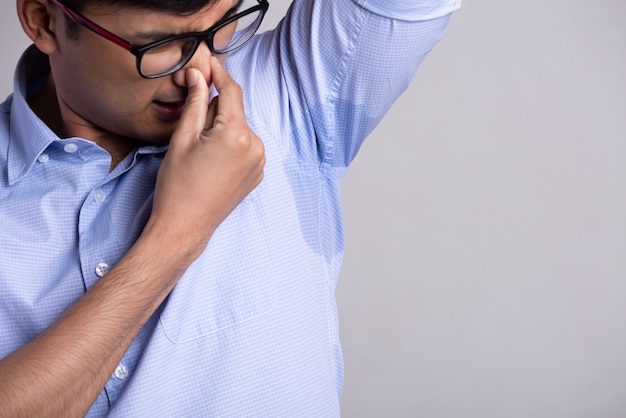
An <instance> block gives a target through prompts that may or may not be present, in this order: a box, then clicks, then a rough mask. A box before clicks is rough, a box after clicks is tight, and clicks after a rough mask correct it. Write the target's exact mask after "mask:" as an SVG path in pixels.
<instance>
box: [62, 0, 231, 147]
mask: <svg viewBox="0 0 626 418" xmlns="http://www.w3.org/2000/svg"><path fill="white" fill-rule="evenodd" d="M236 4H237V0H219V1H217V2H216V3H215V4H213V5H210V6H207V7H205V8H204V9H202V10H201V11H199V12H198V13H195V14H193V15H191V16H180V15H175V14H170V13H163V12H159V11H153V10H143V9H134V8H128V7H119V6H100V5H97V6H88V7H86V8H85V9H84V10H82V14H83V15H84V16H85V17H87V18H89V19H91V20H93V21H94V22H96V23H98V24H99V25H101V26H102V27H104V28H106V29H107V30H109V31H111V32H112V33H114V34H116V35H118V36H120V37H121V38H124V39H126V40H128V41H129V42H131V43H133V44H136V45H145V44H148V43H150V42H152V41H156V40H159V39H162V38H165V37H167V36H169V35H174V34H180V33H186V32H199V31H203V30H206V29H208V28H209V27H211V26H212V25H214V24H215V23H216V22H218V21H219V20H220V19H222V18H223V17H224V15H225V14H226V13H227V12H228V10H229V9H230V8H232V7H233V6H235V5H236ZM56 21H57V22H58V23H59V27H58V28H57V30H56V33H57V36H58V38H59V50H58V51H57V52H55V53H53V54H51V55H50V63H51V66H52V72H53V77H54V82H55V87H56V92H57V97H58V100H59V106H60V109H61V114H62V118H63V123H64V126H65V130H66V132H67V133H69V134H72V135H76V133H75V132H79V133H80V134H81V136H83V137H85V138H87V139H91V140H97V138H98V137H99V136H102V135H107V134H109V133H112V134H114V135H116V136H123V137H128V138H132V139H137V140H141V141H146V142H150V143H154V144H165V143H167V142H168V141H169V138H170V136H171V134H172V132H173V131H174V129H175V127H176V125H177V121H178V119H179V117H180V114H181V112H182V108H183V104H184V101H185V98H186V95H187V89H186V86H185V77H184V72H185V69H186V68H189V67H191V66H193V67H195V68H198V69H199V70H200V71H202V73H203V74H204V75H205V77H206V78H207V81H208V82H209V83H210V82H211V74H210V67H209V55H210V51H209V49H208V47H207V45H206V43H202V44H201V45H200V46H199V48H198V50H197V52H196V54H195V55H194V57H193V58H192V60H191V61H190V62H189V63H188V64H187V65H186V66H185V67H184V68H183V69H181V70H179V71H177V72H176V73H174V74H172V75H169V76H165V77H161V78H157V79H144V78H142V77H141V76H140V75H139V73H138V72H137V69H136V61H135V56H134V55H132V54H131V53H129V52H128V51H127V50H125V49H123V48H121V47H120V46H118V45H116V44H114V43H113V42H110V41H109V40H107V39H104V38H103V37H101V36H98V35H96V34H95V33H92V32H91V31H89V30H86V29H84V28H80V29H79V36H78V38H77V39H71V38H67V36H66V31H65V19H64V16H63V14H62V11H61V10H60V9H58V16H57V20H56ZM222 59H224V57H222ZM77 128H78V130H77ZM90 136H91V137H90Z"/></svg>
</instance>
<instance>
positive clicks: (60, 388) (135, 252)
mask: <svg viewBox="0 0 626 418" xmlns="http://www.w3.org/2000/svg"><path fill="white" fill-rule="evenodd" d="M235 3H236V2H235V1H232V2H231V1H230V0H223V1H220V2H218V4H217V5H216V6H215V7H211V8H207V9H205V10H203V11H202V12H200V13H198V14H196V15H194V16H187V17H180V16H176V17H173V16H172V15H169V14H163V13H159V12H154V11H138V10H133V9H126V8H115V9H107V8H104V7H99V8H97V9H96V8H88V9H86V10H85V15H86V16H88V17H89V18H93V19H94V20H95V21H97V22H98V23H99V24H102V26H104V27H107V28H108V29H110V30H111V31H113V32H114V33H118V34H119V35H120V36H123V37H126V38H127V39H129V40H131V41H134V39H133V36H134V33H133V31H134V30H136V29H137V28H141V29H142V30H143V29H146V28H145V27H143V26H141V25H147V24H148V23H146V22H150V25H151V27H150V28H147V29H152V30H154V29H159V30H162V31H166V32H168V33H180V32H189V31H196V30H202V29H206V28H207V27H210V26H211V25H212V24H213V23H215V22H216V21H217V20H219V18H221V17H222V16H223V13H224V11H225V10H228V9H229V8H230V7H232V5H233V4H235ZM17 9H18V15H19V17H20V21H21V23H22V26H23V27H24V30H25V32H26V33H27V35H29V36H30V37H31V39H32V40H33V42H34V43H35V44H36V45H37V47H38V48H39V49H40V50H42V51H43V52H45V53H46V54H48V55H49V56H50V62H51V68H52V71H51V77H50V79H49V80H48V83H47V84H46V87H45V88H44V89H43V91H42V92H41V95H40V96H39V97H36V98H35V99H34V100H33V101H32V102H31V107H33V109H34V110H35V111H36V112H37V113H38V115H40V117H42V119H43V120H44V121H45V122H46V123H48V125H49V126H51V127H52V128H53V129H54V130H55V131H56V132H57V133H58V134H60V135H61V136H75V135H76V136H82V137H84V138H87V139H90V140H93V141H95V142H96V143H98V144H99V145H100V146H102V147H103V148H104V149H106V150H108V151H109V153H111V155H112V166H114V165H115V164H116V163H117V161H119V159H121V158H123V156H124V155H126V153H128V152H129V151H130V150H131V149H133V148H134V147H136V146H137V144H138V143H142V142H153V143H164V142H167V141H168V140H169V141H170V149H169V151H168V152H167V155H166V157H165V159H164V161H163V164H162V166H161V168H160V170H159V174H158V177H157V185H156V190H155V197H154V209H153V212H152V214H151V216H150V219H149V220H148V223H147V225H146V227H145V228H144V230H143V232H142V234H141V236H140V237H139V239H138V240H137V242H136V243H135V245H134V246H133V247H132V248H131V249H130V251H129V252H128V253H127V254H126V255H125V256H124V257H123V259H122V260H121V261H120V262H119V263H118V264H117V265H116V266H114V267H113V268H112V269H111V271H110V272H109V273H107V275H106V276H105V277H103V278H102V279H101V280H99V281H98V282H97V283H96V284H95V285H94V286H93V287H92V288H91V289H90V290H89V291H88V292H87V293H86V294H85V295H84V296H83V297H81V298H80V299H79V300H78V301H76V302H75V303H74V304H73V305H72V306H71V307H69V308H68V309H67V310H66V312H65V313H64V314H63V315H62V316H61V317H60V318H59V319H58V320H57V321H56V322H54V323H53V324H52V325H51V326H50V327H49V328H48V329H47V330H45V331H44V332H43V333H42V334H41V335H39V336H38V337H37V338H35V339H34V340H32V341H31V342H29V343H28V344H26V345H25V346H23V347H21V348H20V349H18V350H17V351H15V352H13V353H12V354H11V355H9V356H7V357H5V358H4V359H2V360H0V376H2V379H0V405H2V408H0V417H30V416H38V417H58V416H63V417H73V416H77V417H79V416H84V415H85V414H86V413H87V411H88V410H89V408H90V407H91V405H92V404H93V402H94V401H95V399H96V398H97V396H98V394H99V393H100V392H101V391H102V389H103V387H104V385H105V383H106V382H107V380H108V379H109V378H110V376H111V374H112V373H113V371H114V369H115V367H116V366H117V364H118V363H119V361H120V359H121V358H122V356H123V354H124V352H125V351H126V349H127V348H128V347H129V345H130V343H131V342H132V340H133V339H134V337H135V336H136V335H137V333H138V332H139V330H140V329H141V327H142V326H143V325H144V324H145V323H146V321H147V320H148V319H149V317H150V316H151V315H152V314H153V313H154V311H155V310H156V309H157V308H158V306H159V305H160V304H161V303H162V302H163V300H164V299H165V297H166V296H167V294H168V293H169V292H170V291H171V290H172V288H173V287H174V285H175V284H176V283H177V281H178V280H179V279H180V277H181V276H182V275H183V273H184V272H185V270H186V269H187V267H188V266H189V265H190V264H191V263H192V262H193V261H194V260H195V259H196V258H197V257H198V256H199V255H200V254H201V252H202V251H203V250H204V249H205V248H206V245H207V243H208V241H209V239H210V238H211V236H212V234H213V232H214V231H215V229H216V228H217V226H218V225H219V224H220V223H221V222H222V221H223V220H224V218H225V217H226V216H227V215H228V214H229V213H230V212H231V211H232V209H234V207H235V206H237V204H238V203H239V202H240V201H241V200H243V198H244V197H245V196H246V195H247V194H248V193H249V192H250V191H251V190H253V189H254V188H255V187H256V186H257V185H258V183H259V182H260V181H261V179H262V177H263V166H264V163H265V157H264V151H263V146H262V143H261V141H260V140H259V138H258V137H257V136H256V135H255V134H254V133H253V132H252V131H251V130H250V128H249V127H248V125H247V124H246V121H245V117H244V112H243V102H242V92H241V89H240V87H239V86H238V85H237V84H236V83H235V82H234V81H233V80H232V78H231V77H230V76H229V75H228V73H227V72H226V71H225V70H224V67H223V65H222V63H221V62H220V60H219V59H217V58H215V57H211V54H210V51H209V50H208V49H206V47H204V46H202V47H201V48H200V50H199V51H198V53H197V54H196V55H195V56H194V58H193V59H192V60H191V62H190V63H189V64H188V65H187V66H186V67H185V68H183V69H181V70H180V71H178V72H176V73H174V74H173V75H171V76H168V77H164V78H162V79H157V80H144V79H142V78H140V77H139V75H138V74H137V73H136V70H135V67H134V57H133V56H132V55H131V54H129V53H128V52H127V51H125V50H123V49H122V48H119V47H118V46H116V45H114V44H112V43H111V42H109V41H107V40H105V39H102V38H99V37H97V36H95V35H94V36H91V34H88V32H87V31H81V33H80V36H79V39H78V40H70V39H67V37H66V36H65V33H66V32H65V27H64V18H63V15H62V12H61V11H60V10H59V9H58V8H56V7H55V6H54V5H53V4H51V3H50V2H49V1H48V0H17ZM120 16H124V19H119V17H120ZM132 28H135V29H132ZM93 51H98V53H97V54H95V53H93ZM100 55H101V56H100ZM125 55H128V56H125ZM113 63H114V64H113ZM105 64H106V65H105ZM211 84H213V85H214V86H215V88H216V89H217V90H218V92H219V93H220V96H219V99H217V100H213V101H212V102H210V103H209V85H211ZM96 87H97V88H96ZM94 91H97V92H98V94H93V92H94ZM50 99H54V100H50ZM155 100H157V101H172V102H178V101H181V100H184V101H185V103H186V104H185V107H184V111H183V112H182V115H181V117H180V120H177V119H176V118H168V117H166V118H164V117H163V112H162V111H161V110H160V109H158V108H155V104H154V103H155V102H154V101H155ZM51 103H53V104H54V105H50V104H51ZM57 103H58V104H57ZM164 242H166V243H168V245H162V243H164ZM155 259H158V260H159V269H158V271H155V270H154V268H153V265H154V264H153V260H155Z"/></svg>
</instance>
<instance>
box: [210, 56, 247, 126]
mask: <svg viewBox="0 0 626 418" xmlns="http://www.w3.org/2000/svg"><path fill="white" fill-rule="evenodd" d="M211 75H212V77H213V85H214V86H215V89H216V90H217V91H218V93H219V95H220V97H221V100H220V102H219V109H218V113H222V114H225V115H233V114H239V115H243V95H242V93H241V87H239V85H238V84H237V83H236V82H235V80H233V78H232V77H231V76H230V74H228V71H226V69H225V68H224V66H223V65H222V63H221V62H220V60H218V59H217V58H215V57H211Z"/></svg>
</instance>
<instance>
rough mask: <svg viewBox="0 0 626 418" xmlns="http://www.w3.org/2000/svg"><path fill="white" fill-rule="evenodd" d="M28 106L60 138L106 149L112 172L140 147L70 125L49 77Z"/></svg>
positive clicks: (88, 127) (106, 134)
mask: <svg viewBox="0 0 626 418" xmlns="http://www.w3.org/2000/svg"><path fill="white" fill-rule="evenodd" d="M28 104H29V105H30V107H31V109H32V110H33V112H35V114H36V115H37V116H38V117H39V118H40V119H41V120H42V121H43V122H44V123H45V124H46V125H48V127H49V128H50V129H52V131H53V132H54V133H55V134H56V135H57V136H58V137H59V138H71V137H77V138H84V139H88V140H90V141H93V142H95V143H96V144H97V145H98V146H100V147H101V148H103V149H105V150H106V151H107V152H108V153H109V154H110V155H111V167H110V169H111V170H113V168H115V166H116V165H117V164H119V163H120V162H121V161H122V160H123V159H124V157H126V155H128V153H130V152H131V151H132V150H134V149H135V148H136V147H137V146H138V145H139V141H136V140H131V139H129V138H126V137H121V136H119V135H115V134H112V133H110V132H106V131H103V130H100V129H94V127H92V126H84V125H80V124H71V123H68V122H67V121H66V120H65V119H64V118H63V115H62V112H61V109H60V107H59V101H58V97H57V94H56V88H55V85H54V81H53V79H52V77H51V76H48V79H47V80H46V83H45V84H44V86H43V87H42V88H41V89H40V90H39V91H38V92H37V94H35V95H34V96H33V97H31V98H30V99H28Z"/></svg>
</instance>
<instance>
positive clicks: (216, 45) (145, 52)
mask: <svg viewBox="0 0 626 418" xmlns="http://www.w3.org/2000/svg"><path fill="white" fill-rule="evenodd" d="M52 1H53V2H54V3H55V4H56V5H57V6H58V7H59V8H61V10H63V13H65V14H66V15H67V16H68V17H69V18H70V19H71V20H72V21H73V22H74V23H76V24H78V25H81V26H83V27H85V28H87V29H89V30H90V31H92V32H94V33H96V34H97V35H100V36H102V37H103V38H105V39H107V40H109V41H111V42H113V43H115V44H117V45H119V46H121V47H122V48H124V49H126V50H127V51H129V52H130V53H131V54H133V55H134V56H135V58H136V61H137V71H138V72H139V74H140V75H141V76H142V77H144V78H158V77H164V76H166V75H169V74H172V73H174V72H176V71H178V70H179V69H181V68H182V67H184V66H185V64H187V63H188V62H189V60H190V59H191V57H193V54H195V52H196V50H197V49H198V46H199V45H200V43H201V42H203V41H204V42H206V43H207V45H208V46H209V49H210V50H211V51H212V52H213V53H214V54H225V53H227V52H231V51H233V50H235V49H237V48H239V47H240V46H242V45H243V44H245V43H246V42H247V41H249V40H250V38H252V36H253V35H254V34H255V32H256V31H257V30H258V29H259V26H260V25H261V22H262V21H263V17H264V16H265V12H267V9H268V7H269V3H268V1H267V0H240V1H239V3H238V4H237V6H235V7H233V8H232V9H231V10H230V11H229V12H228V14H227V15H226V17H225V18H224V19H222V20H221V21H219V22H217V23H216V24H215V25H213V26H212V27H211V28H209V29H207V30H206V31H204V32H192V33H183V34H180V35H173V36H169V37H167V38H164V39H161V40H159V41H155V42H151V43H149V44H147V45H144V46H138V45H134V44H132V43H130V42H128V41H126V40H125V39H123V38H120V37H119V36H117V35H115V34H113V33H112V32H109V31H108V30H106V29H104V28H103V27H102V26H100V25H98V24H97V23H94V22H92V21H91V20H89V19H87V18H86V17H85V16H83V15H81V14H80V13H78V12H75V11H74V10H72V9H70V8H69V7H67V6H66V5H64V4H62V3H61V2H60V1H59V0H52ZM239 10H243V11H241V12H239V13H237V11H239Z"/></svg>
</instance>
